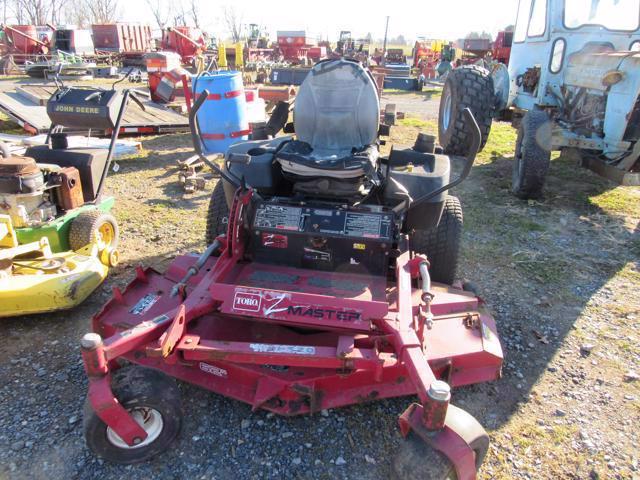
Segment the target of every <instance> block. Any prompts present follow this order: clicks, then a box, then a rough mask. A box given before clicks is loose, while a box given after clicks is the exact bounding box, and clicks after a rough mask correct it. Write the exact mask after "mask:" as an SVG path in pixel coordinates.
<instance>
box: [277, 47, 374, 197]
mask: <svg viewBox="0 0 640 480" xmlns="http://www.w3.org/2000/svg"><path fill="white" fill-rule="evenodd" d="M293 120H294V128H295V132H296V136H297V140H294V141H291V142H288V143H286V144H285V145H283V148H281V149H280V150H279V151H278V152H277V155H276V159H277V161H278V162H279V163H280V165H281V167H282V171H283V174H284V175H285V177H287V178H289V180H292V181H293V182H294V190H297V191H300V192H303V193H312V194H330V195H332V194H333V195H337V196H345V195H347V196H348V195H349V194H350V193H354V192H356V191H357V190H358V189H359V187H360V185H361V184H362V181H363V180H365V179H369V180H370V181H371V182H372V183H377V182H378V176H377V164H378V145H377V144H376V139H377V137H378V128H379V121H380V100H379V98H378V92H377V89H376V85H375V81H374V80H373V77H372V76H371V74H370V73H369V72H368V71H367V70H365V69H364V68H363V67H362V65H360V64H359V63H357V62H354V61H350V60H344V59H339V60H329V61H324V62H319V63H317V64H316V65H315V66H314V67H313V68H312V69H311V71H310V72H309V74H308V75H307V77H306V79H305V80H304V82H303V83H302V86H301V87H300V91H299V92H298V95H297V96H296V103H295V107H294V110H293ZM333 195H332V196H333Z"/></svg>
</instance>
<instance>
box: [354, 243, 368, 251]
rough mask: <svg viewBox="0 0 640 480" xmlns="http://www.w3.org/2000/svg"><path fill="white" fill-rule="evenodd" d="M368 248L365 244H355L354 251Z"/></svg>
mask: <svg viewBox="0 0 640 480" xmlns="http://www.w3.org/2000/svg"><path fill="white" fill-rule="evenodd" d="M366 248H367V246H366V245H365V244H364V243H354V244H353V249H354V250H366Z"/></svg>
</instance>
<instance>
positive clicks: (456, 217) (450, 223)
mask: <svg viewBox="0 0 640 480" xmlns="http://www.w3.org/2000/svg"><path fill="white" fill-rule="evenodd" d="M462 225H463V218H462V206H461V205H460V200H458V197H454V196H452V195H447V198H446V199H445V202H444V210H443V211H442V217H440V222H439V223H438V226H436V227H435V228H432V229H430V230H416V231H415V232H414V233H413V236H412V237H411V242H410V243H411V246H412V248H413V251H414V252H416V253H421V254H423V255H426V256H427V258H428V259H429V263H430V267H429V273H430V274H431V279H432V280H433V281H434V282H440V283H446V284H448V285H451V284H452V283H453V282H454V280H455V279H456V270H457V269H458V257H459V255H460V244H461V243H462Z"/></svg>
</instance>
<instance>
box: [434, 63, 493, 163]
mask: <svg viewBox="0 0 640 480" xmlns="http://www.w3.org/2000/svg"><path fill="white" fill-rule="evenodd" d="M448 96H450V97H451V108H450V115H449V123H448V125H446V128H445V124H444V120H445V115H444V111H445V108H447V105H446V104H447V98H448ZM494 96H495V94H494V91H493V79H492V78H491V74H490V73H489V71H488V70H487V69H486V68H483V67H480V66H478V65H465V66H463V67H459V68H454V69H453V70H451V71H450V72H449V74H448V75H447V79H446V80H445V83H444V89H443V90H442V97H441V98H440V111H439V115H438V140H439V142H440V145H442V148H444V151H445V153H448V154H450V155H462V156H464V155H467V153H468V152H469V149H470V148H471V135H470V132H471V130H470V129H469V127H468V126H467V122H466V121H465V118H464V115H463V113H462V112H463V111H464V109H465V108H469V109H470V110H471V113H473V116H474V117H475V119H476V122H478V126H479V127H480V133H481V135H482V142H481V143H480V150H482V149H483V148H484V146H485V144H486V143H487V138H489V132H490V131H491V121H492V119H493V113H494V107H495V101H494Z"/></svg>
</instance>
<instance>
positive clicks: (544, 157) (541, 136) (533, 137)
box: [511, 110, 551, 200]
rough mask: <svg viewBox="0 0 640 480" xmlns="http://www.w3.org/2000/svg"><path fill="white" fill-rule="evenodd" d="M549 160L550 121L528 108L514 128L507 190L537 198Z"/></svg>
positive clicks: (525, 197)
mask: <svg viewBox="0 0 640 480" xmlns="http://www.w3.org/2000/svg"><path fill="white" fill-rule="evenodd" d="M550 163H551V120H550V118H549V115H547V113H546V112H543V111H542V110H529V111H528V112H527V113H526V114H525V116H524V117H522V121H521V122H520V127H519V128H518V139H517V140H516V151H515V154H514V156H513V171H512V178H511V191H512V192H513V194H514V195H515V196H516V197H518V198H522V199H525V200H526V199H529V198H540V196H542V187H543V186H544V180H545V177H546V176H547V172H548V171H549V164H550Z"/></svg>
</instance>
